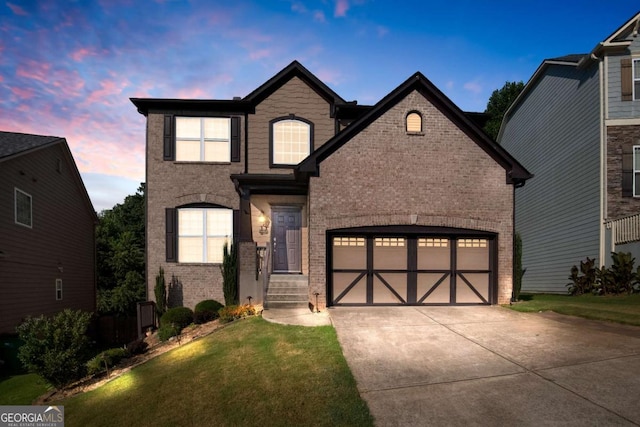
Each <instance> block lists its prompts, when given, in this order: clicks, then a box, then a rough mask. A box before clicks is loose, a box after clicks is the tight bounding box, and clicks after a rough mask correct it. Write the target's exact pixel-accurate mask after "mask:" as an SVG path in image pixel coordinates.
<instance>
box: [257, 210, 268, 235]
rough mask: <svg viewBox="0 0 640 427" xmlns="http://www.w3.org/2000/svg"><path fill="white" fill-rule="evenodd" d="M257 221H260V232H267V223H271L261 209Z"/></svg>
mask: <svg viewBox="0 0 640 427" xmlns="http://www.w3.org/2000/svg"><path fill="white" fill-rule="evenodd" d="M258 222H259V223H260V234H269V225H271V221H269V218H267V216H266V215H265V214H264V212H262V211H260V216H259V217H258Z"/></svg>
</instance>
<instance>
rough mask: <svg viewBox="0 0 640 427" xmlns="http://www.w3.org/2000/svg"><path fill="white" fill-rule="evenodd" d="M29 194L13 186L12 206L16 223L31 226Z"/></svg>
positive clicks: (31, 212) (31, 209)
mask: <svg viewBox="0 0 640 427" xmlns="http://www.w3.org/2000/svg"><path fill="white" fill-rule="evenodd" d="M32 202H33V200H32V198H31V195H30V194H27V193H25V192H24V191H22V190H20V189H18V188H14V207H15V210H14V212H15V221H16V224H20V225H24V226H25V227H29V228H31V227H33V206H32Z"/></svg>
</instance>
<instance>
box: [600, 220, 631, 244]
mask: <svg viewBox="0 0 640 427" xmlns="http://www.w3.org/2000/svg"><path fill="white" fill-rule="evenodd" d="M605 224H606V226H607V229H608V230H611V238H612V239H613V244H614V245H620V244H623V243H630V242H636V241H639V240H640V214H635V215H630V216H627V217H624V218H620V219H615V220H611V221H607V222H605Z"/></svg>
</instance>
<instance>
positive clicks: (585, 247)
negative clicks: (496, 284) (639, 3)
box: [498, 13, 640, 292]
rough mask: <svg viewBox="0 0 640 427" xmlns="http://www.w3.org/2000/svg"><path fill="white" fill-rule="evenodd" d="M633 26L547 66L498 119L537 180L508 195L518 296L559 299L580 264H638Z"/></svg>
mask: <svg viewBox="0 0 640 427" xmlns="http://www.w3.org/2000/svg"><path fill="white" fill-rule="evenodd" d="M639 19H640V13H639V14H636V15H635V16H633V17H632V18H631V19H630V20H628V21H627V22H625V23H624V24H623V25H622V26H621V27H620V28H618V29H617V30H616V31H615V32H614V33H613V34H611V35H610V36H609V37H607V38H606V39H604V40H603V41H602V42H600V43H598V44H597V45H596V47H595V48H594V49H593V50H592V51H591V52H589V53H585V54H571V55H567V56H563V57H560V58H553V59H548V60H545V61H544V62H543V63H542V64H541V65H540V67H539V68H538V69H537V70H536V72H535V73H534V75H533V76H532V77H531V79H530V80H529V82H528V83H527V84H526V86H525V88H524V90H523V92H522V93H521V94H520V96H519V97H518V98H517V100H516V101H515V102H514V104H513V105H512V106H511V107H510V109H509V110H508V111H507V113H506V114H505V118H504V120H503V123H502V127H501V130H500V134H499V136H498V141H499V143H500V144H501V145H502V146H503V147H505V148H506V149H507V150H508V151H509V152H511V153H512V154H513V155H514V156H516V157H517V158H518V160H519V161H520V162H522V164H523V165H524V166H525V167H526V168H527V169H528V170H530V171H531V172H532V173H534V174H535V176H536V178H535V179H534V180H532V181H531V182H530V183H528V184H527V186H526V187H523V188H520V189H518V190H517V191H516V230H517V231H518V232H519V233H520V235H521V237H522V242H523V257H522V262H523V267H524V268H526V269H527V270H526V273H525V275H524V278H523V285H522V286H523V290H527V291H536V292H566V289H567V288H566V284H567V282H568V279H567V278H568V276H569V270H570V268H571V266H572V265H575V264H578V263H579V262H580V261H581V260H584V259H585V258H586V257H590V258H595V259H596V260H597V262H598V264H600V265H608V264H609V263H610V262H611V259H610V253H611V252H613V251H631V252H632V253H633V254H634V255H635V256H636V258H637V259H638V260H639V261H640V245H639V244H638V242H639V241H640V37H638V25H639ZM636 158H637V159H636ZM634 165H638V166H637V169H634ZM636 181H637V182H636Z"/></svg>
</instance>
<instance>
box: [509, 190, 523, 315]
mask: <svg viewBox="0 0 640 427" xmlns="http://www.w3.org/2000/svg"><path fill="white" fill-rule="evenodd" d="M516 187H517V185H516V183H513V200H512V202H511V204H512V208H511V227H512V230H511V260H512V261H511V304H513V303H514V302H516V294H515V292H514V286H515V284H516ZM520 286H522V283H521V284H520ZM521 290H522V289H521Z"/></svg>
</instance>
